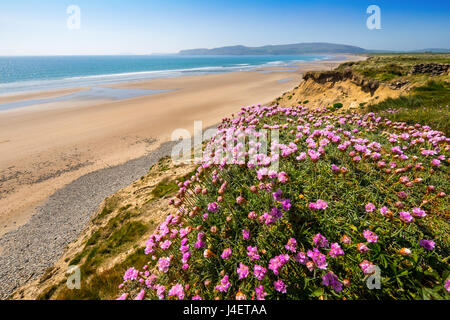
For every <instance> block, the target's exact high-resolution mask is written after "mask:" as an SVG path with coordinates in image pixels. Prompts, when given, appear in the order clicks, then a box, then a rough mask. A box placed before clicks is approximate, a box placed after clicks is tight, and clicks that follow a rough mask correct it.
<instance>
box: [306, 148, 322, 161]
mask: <svg viewBox="0 0 450 320" xmlns="http://www.w3.org/2000/svg"><path fill="white" fill-rule="evenodd" d="M308 155H309V157H310V158H311V160H312V161H313V162H316V161H317V160H319V158H320V153H319V152H317V151H315V150H312V149H308Z"/></svg>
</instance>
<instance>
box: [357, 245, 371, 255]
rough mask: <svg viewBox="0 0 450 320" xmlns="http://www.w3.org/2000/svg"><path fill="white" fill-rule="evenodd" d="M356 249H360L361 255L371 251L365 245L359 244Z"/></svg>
mask: <svg viewBox="0 0 450 320" xmlns="http://www.w3.org/2000/svg"><path fill="white" fill-rule="evenodd" d="M356 248H357V249H358V251H359V252H361V253H366V252H367V251H369V250H370V249H369V247H368V246H366V245H365V244H364V243H358V244H357V245H356Z"/></svg>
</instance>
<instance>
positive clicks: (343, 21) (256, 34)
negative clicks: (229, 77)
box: [0, 0, 450, 55]
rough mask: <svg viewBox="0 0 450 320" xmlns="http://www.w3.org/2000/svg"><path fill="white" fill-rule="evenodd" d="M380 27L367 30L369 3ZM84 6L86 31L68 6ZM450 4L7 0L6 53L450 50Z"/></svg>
mask: <svg viewBox="0 0 450 320" xmlns="http://www.w3.org/2000/svg"><path fill="white" fill-rule="evenodd" d="M372 4H375V5H378V6H379V7H380V9H381V29H380V30H369V29H368V28H367V26H366V20H367V18H368V17H369V14H367V13H366V10H367V7H368V6H369V5H372ZM69 5H77V6H78V7H79V8H80V13H81V15H80V29H69V28H68V27H67V19H68V18H69V14H67V12H66V11H67V8H68V7H69ZM449 30H450V1H448V0H441V1H435V0H429V1H423V0H421V1H414V0H410V1H407V0H404V1H392V0H382V1H381V0H373V1H364V0H359V1H358V0H340V1H331V0H328V1H312V0H309V1H300V0H298V1H283V0H277V1H270V0H258V1H253V0H249V1H245V0H240V1H235V0H226V1H214V0H190V1H185V0H177V1H175V0H161V1H152V0H70V1H65V0H13V1H7V0H1V1H0V55H67V54H127V53H128V54H148V53H171V52H177V51H178V50H181V49H190V48H212V47H218V46H226V45H236V44H242V45H247V46H259V45H266V44H287V43H297V42H333V43H342V44H350V45H356V46H360V47H363V48H366V49H391V50H412V49H423V48H450V31H449Z"/></svg>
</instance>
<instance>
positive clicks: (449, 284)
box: [444, 279, 450, 292]
mask: <svg viewBox="0 0 450 320" xmlns="http://www.w3.org/2000/svg"><path fill="white" fill-rule="evenodd" d="M444 287H445V290H447V291H448V292H450V279H447V280H446V281H445V285H444Z"/></svg>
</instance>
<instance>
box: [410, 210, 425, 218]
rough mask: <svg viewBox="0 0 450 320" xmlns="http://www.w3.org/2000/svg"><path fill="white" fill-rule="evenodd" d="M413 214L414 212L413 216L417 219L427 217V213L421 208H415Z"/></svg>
mask: <svg viewBox="0 0 450 320" xmlns="http://www.w3.org/2000/svg"><path fill="white" fill-rule="evenodd" d="M411 212H412V214H413V216H414V217H417V218H423V217H426V215H427V214H426V213H425V211H424V210H422V209H420V208H413V209H412V210H411Z"/></svg>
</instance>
